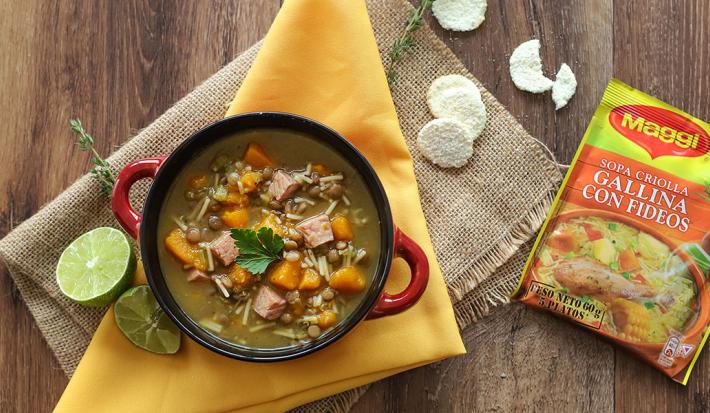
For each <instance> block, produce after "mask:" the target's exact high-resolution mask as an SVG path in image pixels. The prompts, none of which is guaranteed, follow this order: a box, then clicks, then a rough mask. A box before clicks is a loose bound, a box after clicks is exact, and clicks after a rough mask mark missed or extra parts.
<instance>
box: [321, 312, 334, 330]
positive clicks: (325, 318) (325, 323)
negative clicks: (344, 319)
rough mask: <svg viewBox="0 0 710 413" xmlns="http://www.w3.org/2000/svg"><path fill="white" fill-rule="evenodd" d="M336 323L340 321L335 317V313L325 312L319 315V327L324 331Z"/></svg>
mask: <svg viewBox="0 0 710 413" xmlns="http://www.w3.org/2000/svg"><path fill="white" fill-rule="evenodd" d="M336 321H338V320H337V317H336V316H335V313H334V312H332V311H330V310H325V311H323V312H322V313H320V314H318V327H320V328H322V329H323V330H325V329H326V328H328V327H332V326H333V325H335V322H336Z"/></svg>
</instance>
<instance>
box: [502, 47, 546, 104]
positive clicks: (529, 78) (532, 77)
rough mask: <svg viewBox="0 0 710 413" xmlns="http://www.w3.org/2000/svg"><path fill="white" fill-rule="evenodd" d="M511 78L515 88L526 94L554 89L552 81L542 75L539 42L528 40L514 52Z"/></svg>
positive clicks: (511, 62)
mask: <svg viewBox="0 0 710 413" xmlns="http://www.w3.org/2000/svg"><path fill="white" fill-rule="evenodd" d="M510 77H511V78H512V79H513V83H515V87H517V88H518V89H520V90H524V91H526V92H532V93H542V92H545V91H548V90H550V89H551V88H552V80H550V79H548V78H547V77H545V75H544V74H543V73H542V60H540V41H539V40H537V39H533V40H528V41H527V42H525V43H523V44H521V45H520V46H518V47H517V48H516V49H515V50H514V51H513V54H512V55H510Z"/></svg>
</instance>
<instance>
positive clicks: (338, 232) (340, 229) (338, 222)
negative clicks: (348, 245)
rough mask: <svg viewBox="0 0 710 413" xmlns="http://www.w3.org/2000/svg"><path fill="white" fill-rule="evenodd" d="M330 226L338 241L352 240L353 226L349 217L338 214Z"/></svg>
mask: <svg viewBox="0 0 710 413" xmlns="http://www.w3.org/2000/svg"><path fill="white" fill-rule="evenodd" d="M330 226H331V228H332V229H333V238H335V239H336V241H352V239H353V228H352V226H350V221H348V219H347V218H345V217H344V216H342V215H338V216H337V217H335V218H333V219H332V220H331V221H330Z"/></svg>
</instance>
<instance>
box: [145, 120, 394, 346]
mask: <svg viewBox="0 0 710 413" xmlns="http://www.w3.org/2000/svg"><path fill="white" fill-rule="evenodd" d="M158 235H159V237H160V240H162V245H161V246H160V248H159V258H160V264H161V268H162V271H163V274H164V276H165V278H166V281H167V284H168V286H169V289H170V291H171V293H172V295H173V296H174V297H175V299H176V301H177V302H178V303H179V304H180V306H181V307H182V309H183V310H184V311H185V312H186V313H187V314H188V315H189V316H190V317H191V318H192V319H193V320H194V321H195V322H197V323H199V324H200V325H201V326H203V327H204V328H205V329H207V330H208V331H210V332H211V333H213V334H215V335H217V336H219V337H221V338H223V339H225V340H228V341H230V342H234V343H237V344H241V345H245V346H249V347H254V348H277V347H285V346H293V345H298V344H300V343H305V342H309V341H312V340H314V339H317V338H318V337H319V336H321V335H323V334H325V333H326V332H328V331H329V330H331V329H333V328H334V327H335V326H337V325H338V323H340V322H342V321H343V320H345V319H346V318H348V316H349V315H350V314H351V313H352V312H353V311H354V310H355V309H356V308H357V306H358V304H359V303H360V302H361V300H362V298H363V295H364V292H365V291H366V290H367V289H368V287H369V285H370V283H371V281H372V278H373V274H374V273H375V271H376V265H377V258H376V257H377V256H378V255H379V251H380V245H379V242H380V223H379V221H378V214H377V210H376V207H375V204H374V202H373V200H372V198H371V196H370V193H369V191H368V189H367V187H366V184H365V183H364V182H363V181H362V179H361V177H360V176H359V175H358V173H357V172H356V170H355V169H354V168H353V167H352V166H351V165H350V164H349V163H348V162H347V161H346V160H345V159H344V158H343V157H341V156H340V155H339V154H337V153H335V152H334V151H333V150H332V149H330V148H329V147H328V146H326V145H325V144H323V143H320V142H318V141H317V140H315V139H312V138H311V137H309V136H306V135H303V134H298V133H294V132H291V131H285V130H265V129H259V130H254V131H249V132H241V133H238V134H235V135H233V136H231V137H229V138H227V139H222V140H221V141H219V142H217V143H216V144H214V145H212V146H210V147H209V148H207V149H206V150H205V151H204V152H202V153H200V154H197V155H196V156H195V157H194V158H193V160H192V161H191V162H190V164H188V165H186V166H185V168H184V170H183V171H182V172H181V173H180V175H179V176H178V178H177V179H176V180H175V182H174V183H173V184H172V186H171V188H170V191H169V195H168V197H167V198H166V201H165V203H164V205H163V208H162V211H161V218H160V223H159V233H158Z"/></svg>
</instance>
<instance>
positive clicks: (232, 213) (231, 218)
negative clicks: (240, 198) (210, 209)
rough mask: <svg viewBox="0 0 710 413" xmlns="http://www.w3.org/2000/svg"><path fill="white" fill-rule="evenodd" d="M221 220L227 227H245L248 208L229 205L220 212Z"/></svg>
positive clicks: (247, 218)
mask: <svg viewBox="0 0 710 413" xmlns="http://www.w3.org/2000/svg"><path fill="white" fill-rule="evenodd" d="M220 218H222V222H223V223H224V225H226V226H228V227H229V228H245V227H246V226H247V225H248V224H249V210H248V209H247V208H241V207H230V208H227V209H225V210H223V211H222V213H221V214H220Z"/></svg>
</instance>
